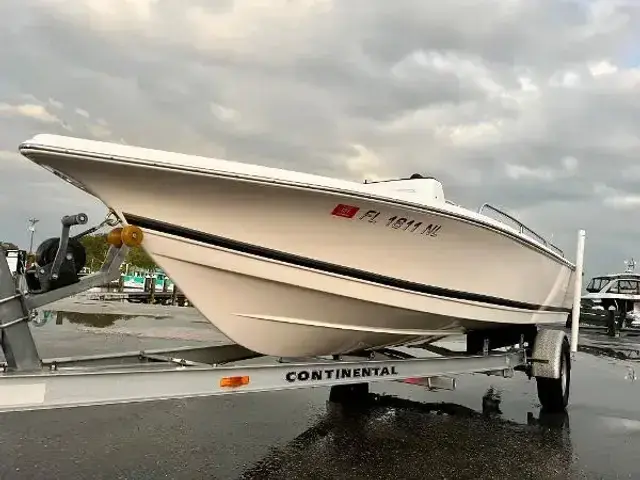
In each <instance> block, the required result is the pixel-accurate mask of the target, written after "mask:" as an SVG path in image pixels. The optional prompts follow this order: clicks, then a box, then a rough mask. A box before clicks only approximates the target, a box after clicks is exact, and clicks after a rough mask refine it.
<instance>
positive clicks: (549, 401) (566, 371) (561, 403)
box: [536, 336, 571, 413]
mask: <svg viewBox="0 0 640 480" xmlns="http://www.w3.org/2000/svg"><path fill="white" fill-rule="evenodd" d="M536 383H537V387H538V399H539V400H540V403H541V404H542V409H543V410H544V411H545V412H546V413H560V412H564V411H565V409H566V408H567V405H568V404H569V392H570V389H571V348H570V346H569V340H568V339H567V337H566V336H565V337H564V338H563V340H562V347H561V349H560V376H559V377H558V378H545V377H536Z"/></svg>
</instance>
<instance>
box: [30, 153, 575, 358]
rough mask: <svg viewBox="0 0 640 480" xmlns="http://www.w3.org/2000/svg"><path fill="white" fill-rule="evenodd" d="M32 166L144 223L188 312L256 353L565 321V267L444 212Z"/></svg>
mask: <svg viewBox="0 0 640 480" xmlns="http://www.w3.org/2000/svg"><path fill="white" fill-rule="evenodd" d="M29 157H30V158H31V159H32V160H34V161H36V162H37V163H41V164H44V165H48V166H49V167H51V168H53V169H55V170H57V171H60V172H62V173H64V174H65V175H66V176H68V177H70V178H71V179H73V180H72V181H73V182H75V183H76V185H82V186H83V188H85V189H86V190H87V191H89V192H90V193H92V194H93V195H95V196H96V197H98V198H99V199H101V200H102V201H103V202H104V203H105V204H106V205H108V206H109V207H110V208H112V209H113V210H115V211H116V212H117V213H118V214H119V215H120V216H121V217H122V218H123V219H124V220H125V221H126V222H127V223H130V224H135V225H139V226H140V227H142V228H143V230H144V231H145V240H144V243H143V246H144V248H145V249H146V251H147V252H148V253H149V254H150V255H151V256H152V257H153V258H154V260H155V261H156V262H157V263H158V265H159V266H160V267H161V268H162V269H163V270H164V271H165V272H166V273H167V274H168V275H169V277H170V278H172V279H173V280H174V282H175V283H176V284H177V285H178V286H179V287H180V288H181V289H182V290H183V291H184V292H185V293H186V295H187V296H188V297H189V299H190V301H191V302H192V303H193V305H194V306H195V307H196V308H198V310H200V312H201V313H202V314H203V315H204V316H205V317H206V318H207V319H209V321H211V323H212V324H213V325H215V326H216V327H217V328H218V329H220V330H221V331H222V332H223V333H224V334H225V335H227V336H228V337H229V338H231V339H232V340H233V341H235V342H237V343H239V344H241V345H243V346H245V347H247V348H249V349H252V350H255V351H257V352H259V353H263V354H266V355H275V356H315V355H329V354H339V353H347V352H350V351H353V350H357V349H362V348H375V347H380V346H384V345H394V344H402V343H407V342H409V341H413V340H421V339H434V338H438V337H440V336H443V335H447V334H452V333H460V332H463V331H465V330H467V329H480V328H496V327H499V326H500V325H507V324H531V323H538V324H548V323H562V322H564V321H565V320H566V318H567V313H568V311H569V308H570V305H571V301H572V296H571V293H572V292H571V289H569V288H568V287H569V285H570V284H571V281H572V278H573V267H572V265H571V264H570V263H568V262H566V261H563V260H562V259H559V258H557V257H554V256H553V255H551V254H549V253H548V252H545V251H544V250H543V249H541V248H537V247H532V246H531V245H528V244H526V242H523V241H522V240H521V239H518V238H516V237H515V236H514V235H512V234H510V233H509V232H508V231H507V232H504V231H497V230H496V229H495V228H492V227H491V226H490V225H489V226H487V225H482V224H478V222H475V221H474V220H473V219H472V218H466V217H465V216H464V215H460V214H457V213H456V212H454V211H451V209H449V210H447V209H443V208H441V207H437V206H435V207H433V208H429V207H428V206H426V207H421V206H419V205H413V206H412V205H407V204H404V205H401V204H398V202H393V201H390V200H384V199H380V198H376V197H375V196H371V197H366V196H363V195H350V194H346V193H344V192H335V191H330V190H326V189H324V190H323V189H314V188H312V187H300V186H294V185H288V186H287V185H282V184H277V183H269V182H265V181H256V180H255V179H248V178H242V177H236V178H231V176H230V175H227V176H224V175H214V174H202V173H193V172H192V173H188V172H180V171H175V170H167V169H162V168H148V167H141V166H136V165H127V164H124V163H112V162H105V161H95V160H93V161H92V160H91V159H89V158H83V157H82V156H66V155H60V154H50V153H47V154H46V155H45V154H42V155H40V154H32V155H30V156H29ZM160 189H161V190H162V191H164V192H167V193H166V194H165V195H164V197H159V195H158V191H159V190H160ZM347 265H348V267H346V266H347Z"/></svg>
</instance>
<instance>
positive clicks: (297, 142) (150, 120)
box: [0, 0, 640, 275]
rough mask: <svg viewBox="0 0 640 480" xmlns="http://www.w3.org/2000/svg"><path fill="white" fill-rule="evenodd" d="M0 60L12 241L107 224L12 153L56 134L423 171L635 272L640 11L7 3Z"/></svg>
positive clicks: (0, 16) (340, 169) (385, 171)
mask: <svg viewBox="0 0 640 480" xmlns="http://www.w3.org/2000/svg"><path fill="white" fill-rule="evenodd" d="M0 65H2V71H1V74H0V221H1V223H0V225H1V226H0V240H5V241H12V242H16V243H18V244H20V245H22V246H23V247H28V238H29V237H28V232H27V230H26V222H27V219H28V218H30V217H36V218H39V219H40V223H39V224H38V232H37V236H36V243H37V241H38V240H40V241H41V240H43V239H44V238H46V237H48V236H51V235H55V234H57V231H58V219H59V217H60V216H61V215H63V214H66V213H72V212H77V211H86V212H87V213H88V214H89V215H90V218H93V219H95V220H99V219H101V218H102V216H103V215H104V212H105V210H104V208H102V207H101V205H100V204H99V203H98V202H97V201H96V200H95V199H93V198H91V197H89V196H87V195H85V194H83V193H81V192H78V191H76V190H75V189H74V188H73V187H71V186H67V185H66V184H64V183H62V182H61V181H59V180H57V179H56V178H54V177H52V176H51V175H50V174H47V173H46V172H45V171H41V170H40V169H38V168H37V167H34V166H31V165H30V164H29V163H28V162H26V161H25V160H22V159H21V157H20V156H18V155H17V154H16V151H17V146H18V144H19V143H20V142H21V141H23V140H26V139H28V138H29V137H30V136H32V135H34V134H36V133H41V132H49V133H59V134H66V135H73V136H79V137H86V138H92V139H101V140H108V141H114V142H126V143H128V144H132V145H140V146H145V147H151V148H159V149H166V150H173V151H180V152H184V153H194V154H200V155H210V156H218V157H222V158H226V159H230V160H236V161H242V162H251V163H258V164H264V165H270V166H278V167H284V168H291V169H296V170H301V171H305V172H312V173H320V174H326V175H331V176H338V177H343V178H350V179H354V180H357V181H361V180H363V179H364V178H375V177H378V178H388V177H395V176H406V175H409V174H411V173H413V172H422V173H425V174H429V175H434V176H436V177H438V178H439V179H440V180H441V181H442V182H443V184H444V187H445V195H446V196H448V197H449V198H450V199H452V200H454V201H456V202H458V203H462V204H463V205H465V206H468V207H470V208H474V209H475V208H477V207H478V206H479V205H480V204H481V203H483V202H490V203H494V204H496V205H499V206H502V207H504V208H505V209H507V210H508V211H509V212H511V213H513V214H515V215H517V216H519V217H520V218H522V219H524V220H525V221H526V222H527V223H528V224H530V226H531V227H532V228H533V229H534V230H538V231H539V232H540V233H542V234H544V235H547V236H553V239H554V241H555V242H556V243H557V244H558V245H560V246H561V247H563V248H565V249H566V250H568V253H567V255H568V256H569V257H570V258H571V259H572V260H573V259H574V256H575V253H574V252H573V250H574V248H575V247H574V245H575V235H576V231H577V229H579V228H585V229H586V230H587V251H586V267H587V271H586V275H592V274H598V273H602V272H609V271H611V270H618V269H622V268H623V267H624V265H623V263H622V262H623V260H624V259H626V258H628V257H630V256H636V257H637V258H638V259H639V260H640V241H639V240H638V239H639V238H640V0H553V1H552V0H535V1H532V0H447V1H436V0H393V1H391V0H235V1H234V0H216V1H215V2H213V1H205V0H189V1H185V0H108V1H107V0H2V1H0ZM158 194H159V195H161V194H162V192H158Z"/></svg>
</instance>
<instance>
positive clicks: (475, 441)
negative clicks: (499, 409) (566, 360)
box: [240, 395, 579, 480]
mask: <svg viewBox="0 0 640 480" xmlns="http://www.w3.org/2000/svg"><path fill="white" fill-rule="evenodd" d="M371 397H372V401H371V404H370V405H367V406H364V407H362V406H359V407H348V408H347V407H344V406H340V405H337V404H332V403H328V411H327V414H325V415H323V416H322V417H321V418H320V420H319V422H317V423H316V424H315V425H314V426H312V427H311V428H310V429H308V430H307V431H305V432H303V433H302V434H301V435H299V436H298V437H296V438H295V439H293V440H292V441H291V442H289V443H288V444H286V445H283V446H281V447H278V448H275V449H273V450H272V451H271V452H270V453H269V454H268V455H267V456H266V457H265V458H263V459H262V460H261V461H259V462H258V463H257V464H255V465H253V466H252V467H251V468H250V469H248V470H246V471H245V472H243V474H242V475H241V477H240V478H243V479H257V478H260V479H274V480H275V479H278V480H280V479H289V478H291V479H293V478H335V479H344V478H353V479H361V478H376V479H385V478H389V479H400V478H401V479H413V478H415V479H418V478H419V479H422V478H459V479H467V478H468V479H474V480H475V479H497V478H514V479H524V478H540V479H542V478H544V479H563V480H565V479H568V478H576V474H577V473H578V472H576V471H575V466H574V456H573V448H572V445H571V441H570V435H569V428H568V415H567V414H566V413H565V414H563V415H560V416H558V415H556V416H553V418H549V416H548V415H544V414H540V415H539V416H538V417H536V416H535V415H534V414H533V413H531V412H530V413H529V415H528V418H527V419H526V420H527V424H518V423H515V422H511V421H507V420H504V419H502V418H499V417H497V418H490V419H489V418H487V416H486V412H478V411H476V410H473V409H470V408H468V407H464V406H462V405H457V404H452V403H421V402H414V401H411V400H406V399H400V398H396V397H392V396H375V399H373V397H374V395H372V396H371ZM485 397H487V395H485ZM524 420H525V419H523V421H524ZM578 477H579V475H578Z"/></svg>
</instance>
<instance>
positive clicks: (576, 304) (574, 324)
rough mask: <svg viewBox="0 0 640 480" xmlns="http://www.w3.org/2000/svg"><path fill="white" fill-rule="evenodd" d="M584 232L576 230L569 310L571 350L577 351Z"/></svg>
mask: <svg viewBox="0 0 640 480" xmlns="http://www.w3.org/2000/svg"><path fill="white" fill-rule="evenodd" d="M585 236H586V232H585V231H584V230H579V231H578V247H577V251H576V273H575V279H574V283H573V309H572V311H571V351H572V352H574V353H575V352H577V351H578V330H579V328H580V299H581V297H582V271H583V266H584V239H585Z"/></svg>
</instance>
